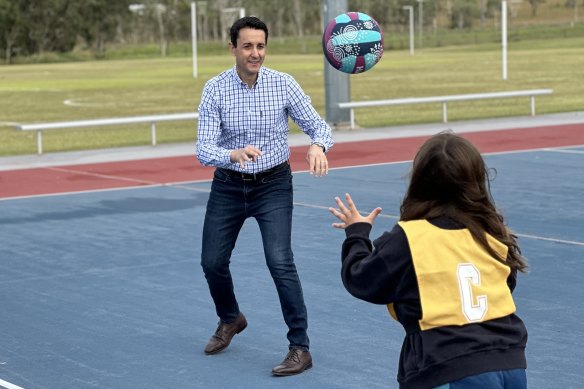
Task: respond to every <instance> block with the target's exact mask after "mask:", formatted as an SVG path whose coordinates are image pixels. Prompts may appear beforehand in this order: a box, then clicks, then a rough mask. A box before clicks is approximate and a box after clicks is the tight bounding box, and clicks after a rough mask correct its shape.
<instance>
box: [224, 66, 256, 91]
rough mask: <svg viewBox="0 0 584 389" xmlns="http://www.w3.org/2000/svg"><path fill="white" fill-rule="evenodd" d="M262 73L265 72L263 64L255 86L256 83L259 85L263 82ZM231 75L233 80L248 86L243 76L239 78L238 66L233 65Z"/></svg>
mask: <svg viewBox="0 0 584 389" xmlns="http://www.w3.org/2000/svg"><path fill="white" fill-rule="evenodd" d="M262 74H264V67H263V66H261V67H260V70H259V71H258V78H257V80H256V82H255V84H254V87H255V85H258V84H260V83H261V80H262ZM231 77H232V79H233V82H235V83H237V84H239V85H242V86H245V87H246V88H247V87H248V86H247V84H246V83H245V82H243V80H242V79H241V78H239V74H237V66H233V68H232V69H231Z"/></svg>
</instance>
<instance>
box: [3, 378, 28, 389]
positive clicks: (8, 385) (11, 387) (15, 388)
mask: <svg viewBox="0 0 584 389" xmlns="http://www.w3.org/2000/svg"><path fill="white" fill-rule="evenodd" d="M0 386H1V387H3V388H6V389H24V388H23V387H21V386H18V385H14V384H11V383H10V382H7V381H4V380H0Z"/></svg>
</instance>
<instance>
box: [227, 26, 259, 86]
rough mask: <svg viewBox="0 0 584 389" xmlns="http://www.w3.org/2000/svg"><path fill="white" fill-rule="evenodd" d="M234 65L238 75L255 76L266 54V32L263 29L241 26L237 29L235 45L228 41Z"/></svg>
mask: <svg viewBox="0 0 584 389" xmlns="http://www.w3.org/2000/svg"><path fill="white" fill-rule="evenodd" d="M229 47H230V48H231V52H232V53H233V55H234V56H235V65H236V67H237V72H238V73H239V75H240V77H242V78H243V77H245V78H253V77H256V76H257V74H258V72H259V70H260V67H261V66H262V63H263V62H264V58H265V56H266V34H265V33H264V31H263V30H256V29H254V28H242V29H241V30H239V36H238V38H237V47H234V46H233V44H232V43H231V42H230V43H229Z"/></svg>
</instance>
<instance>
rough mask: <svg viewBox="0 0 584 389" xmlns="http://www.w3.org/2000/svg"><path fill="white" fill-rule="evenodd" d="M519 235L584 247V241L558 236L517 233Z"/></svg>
mask: <svg viewBox="0 0 584 389" xmlns="http://www.w3.org/2000/svg"><path fill="white" fill-rule="evenodd" d="M517 236H519V237H521V238H529V239H535V240H545V241H548V242H554V243H563V244H569V245H573V246H582V247H584V242H578V241H575V240H564V239H556V238H546V237H543V236H537V235H527V234H517Z"/></svg>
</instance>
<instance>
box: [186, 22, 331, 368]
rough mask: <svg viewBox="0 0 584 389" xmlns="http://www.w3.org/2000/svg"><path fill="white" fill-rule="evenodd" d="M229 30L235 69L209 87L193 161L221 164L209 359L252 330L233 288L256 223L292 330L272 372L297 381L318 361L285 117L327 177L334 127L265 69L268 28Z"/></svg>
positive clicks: (290, 84)
mask: <svg viewBox="0 0 584 389" xmlns="http://www.w3.org/2000/svg"><path fill="white" fill-rule="evenodd" d="M230 33H231V42H230V43H229V48H230V49H231V53H232V54H233V56H234V57H235V66H234V67H233V68H231V69H229V70H227V71H224V72H222V73H221V74H219V75H218V76H216V77H214V78H213V79H211V80H209V81H208V82H207V84H206V85H205V88H204V90H203V93H202V97H201V103H200V105H199V127H198V141H197V157H198V159H199V161H200V162H201V163H202V164H203V165H211V166H216V169H215V175H214V178H213V183H212V186H211V194H210V196H209V201H208V203H207V212H206V215H205V224H204V227H203V247H202V254H201V265H202V267H203V271H204V273H205V278H206V279H207V282H208V284H209V290H210V292H211V297H212V298H213V301H214V303H215V310H216V312H217V315H218V316H219V325H218V327H217V330H216V331H215V334H214V335H213V336H212V337H211V339H210V340H209V343H208V344H207V346H206V347H205V353H206V354H215V353H218V352H220V351H222V350H224V349H225V348H226V347H227V346H229V343H230V342H231V339H232V338H233V337H234V336H235V334H238V333H240V332H241V331H243V330H244V329H245V327H246V326H247V321H246V319H245V316H244V315H243V313H241V312H240V310H239V306H238V304H237V300H236V298H235V294H234V291H233V282H232V279H231V273H230V271H229V261H230V257H231V252H232V250H233V248H234V246H235V242H236V240H237V236H238V234H239V231H240V229H241V227H242V225H243V223H244V221H245V220H246V219H247V218H249V217H254V218H255V219H256V220H257V222H258V225H259V227H260V231H261V235H262V242H263V247H264V254H265V256H266V263H267V265H268V268H269V270H270V274H271V275H272V278H273V279H274V283H275V285H276V289H277V291H278V296H279V299H280V305H281V308H282V314H283V316H284V321H285V322H286V324H287V326H288V334H287V337H288V341H289V348H288V350H289V351H288V354H287V355H286V357H285V358H284V360H283V362H282V363H281V364H279V365H278V366H276V367H274V368H273V369H272V373H273V374H274V375H277V376H288V375H294V374H299V373H302V372H303V371H304V370H306V369H308V368H310V367H312V357H311V355H310V352H309V340H308V335H307V314H306V307H305V305H304V297H303V294H302V287H301V284H300V280H299V278H298V274H297V272H296V266H295V264H294V258H293V254H292V249H291V232H292V207H293V206H292V174H291V171H290V165H289V162H288V160H289V158H290V147H289V145H288V117H291V118H292V120H294V121H295V122H296V123H297V124H298V125H299V126H300V128H301V129H302V131H303V132H305V133H306V134H307V135H309V136H310V138H311V141H312V144H311V145H310V147H309V148H308V153H307V156H306V160H307V162H308V167H309V171H310V173H311V174H313V175H315V176H323V175H326V174H327V173H328V161H327V158H326V155H325V151H328V150H329V149H330V148H331V147H332V145H333V141H332V138H331V129H330V127H329V126H328V125H327V124H326V122H325V121H324V120H322V118H321V117H320V116H319V115H318V113H317V112H316V111H315V110H314V108H313V107H312V105H311V103H310V98H309V97H308V96H306V95H305V94H304V92H303V91H302V89H301V88H300V86H299V85H298V83H297V82H296V81H295V80H294V79H293V78H292V77H291V76H290V75H288V74H284V73H280V72H276V71H274V70H271V69H268V68H265V67H263V66H262V64H263V62H264V58H265V55H266V46H267V42H268V29H267V27H266V25H265V23H264V22H262V21H261V20H260V19H258V18H256V17H244V18H242V19H239V20H238V21H236V22H235V23H234V24H233V26H232V27H231V31H230Z"/></svg>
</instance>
